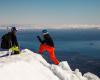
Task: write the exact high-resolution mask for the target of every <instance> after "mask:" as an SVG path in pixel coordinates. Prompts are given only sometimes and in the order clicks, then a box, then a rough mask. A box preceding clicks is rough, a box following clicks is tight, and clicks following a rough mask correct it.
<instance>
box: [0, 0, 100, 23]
mask: <svg viewBox="0 0 100 80" xmlns="http://www.w3.org/2000/svg"><path fill="white" fill-rule="evenodd" d="M99 23H100V0H0V24H99Z"/></svg>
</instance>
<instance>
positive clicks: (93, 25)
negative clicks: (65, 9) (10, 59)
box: [0, 24, 100, 29]
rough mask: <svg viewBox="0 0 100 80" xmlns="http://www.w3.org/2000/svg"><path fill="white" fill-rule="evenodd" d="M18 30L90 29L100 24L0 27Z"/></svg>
mask: <svg viewBox="0 0 100 80" xmlns="http://www.w3.org/2000/svg"><path fill="white" fill-rule="evenodd" d="M13 26H15V27H17V28H18V29H43V28H47V29H88V28H89V29H90V28H97V29H99V28H100V24H6V25H0V29H9V28H10V27H13Z"/></svg>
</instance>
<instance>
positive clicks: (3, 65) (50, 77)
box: [0, 49, 100, 80]
mask: <svg viewBox="0 0 100 80" xmlns="http://www.w3.org/2000/svg"><path fill="white" fill-rule="evenodd" d="M0 80H100V78H99V77H97V76H96V75H94V74H92V73H89V72H88V73H86V74H84V75H83V76H82V74H81V72H79V70H78V69H76V70H75V71H72V70H71V68H70V66H69V65H68V63H67V61H63V62H61V63H60V64H59V65H54V64H49V63H47V62H46V61H45V59H44V58H43V57H42V56H41V55H40V54H37V53H34V52H32V51H30V50H28V49H24V50H22V51H21V54H20V55H13V56H8V57H3V58H0Z"/></svg>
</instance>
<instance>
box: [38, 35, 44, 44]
mask: <svg viewBox="0 0 100 80" xmlns="http://www.w3.org/2000/svg"><path fill="white" fill-rule="evenodd" d="M37 38H38V40H39V41H40V43H41V44H43V43H44V42H45V41H44V40H42V39H41V38H40V36H37Z"/></svg>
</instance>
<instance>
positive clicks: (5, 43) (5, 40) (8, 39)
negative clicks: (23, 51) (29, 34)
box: [1, 32, 19, 49]
mask: <svg viewBox="0 0 100 80" xmlns="http://www.w3.org/2000/svg"><path fill="white" fill-rule="evenodd" d="M1 39H2V43H1V46H2V48H3V49H9V48H11V47H13V46H18V47H19V44H18V42H17V38H16V35H14V34H13V33H12V32H9V33H7V34H5V35H3V37H2V38H1Z"/></svg>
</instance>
